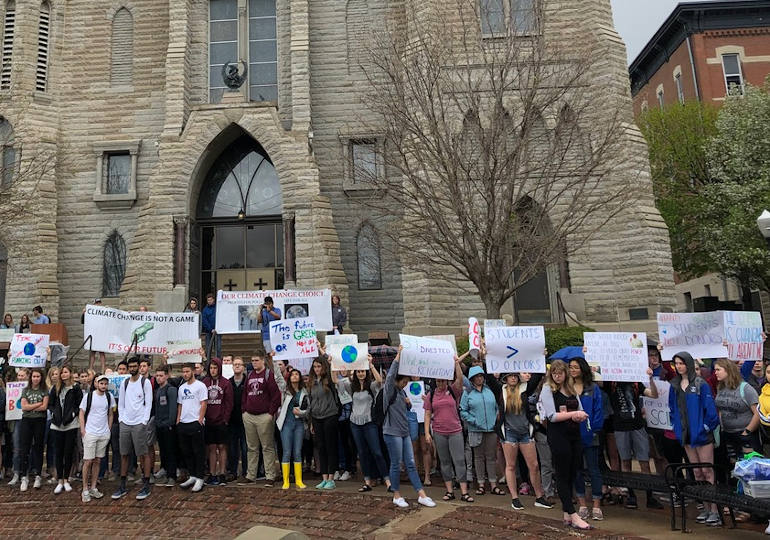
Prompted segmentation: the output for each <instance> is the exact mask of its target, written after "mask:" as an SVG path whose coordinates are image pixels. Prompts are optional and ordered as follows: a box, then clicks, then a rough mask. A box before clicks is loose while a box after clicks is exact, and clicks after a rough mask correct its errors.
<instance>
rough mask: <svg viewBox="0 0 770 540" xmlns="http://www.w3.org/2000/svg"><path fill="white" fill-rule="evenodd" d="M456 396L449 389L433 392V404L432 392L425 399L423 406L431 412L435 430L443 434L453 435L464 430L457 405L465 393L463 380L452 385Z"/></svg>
mask: <svg viewBox="0 0 770 540" xmlns="http://www.w3.org/2000/svg"><path fill="white" fill-rule="evenodd" d="M452 392H454V398H453V397H452V394H450V393H449V391H448V390H447V391H445V392H439V391H438V390H436V391H435V393H434V394H433V405H432V406H431V403H430V394H428V395H427V396H425V399H424V400H423V408H424V409H425V410H426V411H430V412H431V415H430V417H431V421H432V422H433V431H434V432H436V433H440V434H441V435H451V434H453V433H458V432H460V431H462V430H463V426H462V424H461V423H460V413H459V412H458V411H457V405H458V404H459V403H460V398H461V397H462V395H463V382H462V380H459V381H457V382H455V383H454V384H453V385H452Z"/></svg>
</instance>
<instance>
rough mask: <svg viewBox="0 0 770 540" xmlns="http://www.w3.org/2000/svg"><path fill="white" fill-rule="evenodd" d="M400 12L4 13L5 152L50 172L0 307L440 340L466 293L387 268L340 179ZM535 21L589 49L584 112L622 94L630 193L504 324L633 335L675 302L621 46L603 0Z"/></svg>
mask: <svg viewBox="0 0 770 540" xmlns="http://www.w3.org/2000/svg"><path fill="white" fill-rule="evenodd" d="M409 1H410V0H406V3H408V2H409ZM500 2H501V5H503V0H500ZM505 2H513V3H515V4H521V5H533V3H532V2H521V1H520V0H505ZM403 5H404V4H403V3H391V2H387V1H386V0H312V1H311V0H108V1H107V2H96V1H94V0H66V1H65V0H58V1H57V0H52V1H50V2H49V1H47V0H45V1H42V2H41V1H39V0H0V18H2V20H3V23H4V25H3V32H4V33H3V49H2V55H3V56H2V66H1V67H0V115H2V122H3V125H4V126H5V129H6V130H7V131H9V132H12V137H11V138H10V139H9V140H10V142H9V143H7V144H6V146H8V148H9V149H15V154H12V155H15V156H18V157H19V159H18V162H19V163H21V164H22V168H23V163H24V160H25V159H35V160H38V161H44V162H45V163H47V164H50V166H48V167H45V168H44V171H43V172H42V173H41V175H40V178H39V179H38V181H37V191H36V193H35V197H34V201H31V202H30V204H29V205H28V212H26V213H24V215H19V216H17V217H16V218H15V219H13V220H12V221H10V222H3V224H2V230H0V259H2V258H5V259H6V260H5V261H2V262H0V264H2V265H3V270H2V272H0V292H2V293H3V294H2V295H0V305H2V304H4V307H3V309H4V311H6V312H10V313H12V314H13V315H14V318H15V319H17V320H18V317H19V315H20V314H21V313H25V312H30V311H31V308H32V306H34V305H36V304H42V305H43V306H44V309H45V311H46V312H47V313H48V314H49V315H51V317H52V319H54V320H61V321H62V322H64V323H65V324H66V325H67V326H68V330H69V334H70V336H71V341H74V340H76V339H77V338H79V337H80V334H81V333H82V331H81V328H82V327H81V326H80V314H81V311H82V308H83V305H84V304H85V303H87V302H90V301H92V300H93V298H95V297H101V298H102V299H103V300H104V303H105V304H107V305H113V306H116V307H120V308H122V309H137V308H138V307H139V306H141V305H144V306H147V307H148V308H149V309H153V310H158V311H171V310H181V309H182V308H183V307H184V306H185V304H186V302H187V299H188V297H189V296H190V295H195V296H198V297H199V298H200V297H202V296H204V295H205V294H206V293H207V292H209V291H213V290H216V289H222V288H224V289H225V290H227V289H228V288H231V289H257V288H268V289H269V288H280V287H285V288H321V287H329V288H331V289H333V290H334V291H335V292H336V293H338V294H340V295H341V296H342V299H343V304H344V305H347V306H348V307H349V312H350V325H351V327H352V329H353V330H355V331H359V332H361V333H362V335H363V334H365V332H366V331H367V330H370V329H379V330H388V331H391V332H397V331H400V330H402V329H406V330H407V331H415V332H417V331H426V332H428V331H429V332H432V333H443V332H446V331H447V330H456V329H458V328H459V327H461V326H462V325H463V324H464V322H463V321H464V320H465V318H467V317H468V316H469V315H483V306H482V304H481V303H480V302H479V301H478V299H477V298H472V299H471V301H468V297H467V295H462V294H457V293H456V286H455V285H454V284H451V283H444V282H440V281H437V280H435V279H432V278H431V277H430V276H429V275H427V274H425V273H422V272H419V271H415V270H414V269H409V270H406V269H405V268H402V267H401V265H400V264H399V263H398V260H397V259H396V258H395V257H393V256H391V255H389V253H390V251H389V249H388V247H389V246H387V245H384V242H385V239H384V236H383V235H382V234H381V233H379V232H378V231H377V227H376V226H375V225H374V224H372V223H369V222H368V221H367V219H366V216H367V211H366V208H365V206H364V204H363V203H362V201H361V198H360V197H359V196H358V194H359V191H360V186H359V185H357V184H356V178H355V173H354V171H353V170H351V166H350V162H351V160H352V161H353V162H355V160H366V158H367V156H373V155H376V151H377V148H378V145H380V144H382V141H380V140H378V139H377V135H376V133H370V132H365V131H363V130H360V129H359V128H357V125H358V124H357V118H359V114H361V113H362V111H361V106H360V104H359V92H360V88H361V87H362V86H361V85H362V84H364V80H363V76H362V75H361V73H360V71H359V70H356V69H354V67H355V64H356V62H357V58H358V55H359V53H360V51H361V49H362V46H361V45H362V43H363V42H364V41H365V40H366V39H367V29H369V28H371V25H372V22H373V20H374V19H375V18H377V17H382V16H383V13H384V10H385V9H386V8H388V9H395V10H398V9H403ZM507 9H512V8H511V7H510V6H508V7H507ZM545 14H546V24H547V25H549V24H550V25H553V26H552V29H553V30H552V31H553V34H554V36H560V39H588V40H590V41H591V42H592V43H593V44H594V46H595V50H596V54H601V55H603V58H604V60H603V61H602V62H601V63H600V64H599V65H600V66H601V67H602V72H600V73H596V77H595V78H594V79H595V81H596V85H597V95H598V96H601V95H607V96H613V97H618V96H620V97H622V99H627V101H628V115H629V117H628V123H629V125H628V131H627V133H628V134H627V141H626V144H627V152H626V155H627V162H626V163H624V164H623V167H622V171H625V172H627V176H628V179H629V180H628V181H629V189H631V183H633V189H634V190H636V191H638V192H639V193H640V195H639V197H638V204H636V205H635V206H634V207H633V208H632V209H630V210H629V211H628V212H626V213H625V214H624V216H623V219H622V220H620V221H618V222H617V223H614V224H612V225H608V226H607V227H605V228H604V229H602V231H601V232H600V233H599V234H598V235H597V236H596V237H595V239H594V240H593V241H591V242H590V243H588V244H586V246H585V247H584V248H581V250H580V251H579V252H578V253H577V254H575V255H574V256H572V257H571V258H570V260H569V261H568V264H565V265H562V266H561V267H559V268H549V269H544V270H543V272H542V275H541V276H539V277H538V279H537V280H533V283H532V284H531V286H530V287H529V288H525V290H524V291H523V292H522V293H521V297H520V298H517V299H516V301H514V302H511V303H510V305H509V306H507V310H508V311H509V312H512V313H515V314H516V315H517V317H518V320H520V321H522V322H547V323H558V322H563V321H564V316H563V310H564V309H566V310H567V311H569V312H570V313H572V314H574V316H575V317H576V318H579V319H581V320H583V321H586V322H588V323H591V324H595V325H599V326H601V325H602V324H603V323H606V325H607V327H608V328H610V327H627V326H634V327H636V328H638V327H639V325H642V324H647V323H649V321H650V320H651V319H654V318H655V312H657V311H661V310H670V309H671V308H672V307H673V305H674V299H673V282H672V271H671V262H670V253H669V247H668V233H667V230H666V227H665V225H664V223H663V221H662V220H661V218H660V216H659V214H658V212H657V210H656V209H655V208H654V201H653V196H652V188H651V183H650V180H649V173H648V164H647V161H646V147H645V145H644V142H643V140H642V138H641V136H640V135H639V133H638V132H637V131H636V128H635V127H634V126H633V121H632V118H631V100H630V94H629V89H628V76H627V71H626V66H625V48H624V46H623V43H622V41H621V40H620V38H619V36H618V35H617V33H616V32H615V30H614V28H613V23H612V15H611V10H610V6H609V0H592V1H590V2H573V1H556V0H550V1H548V2H546V6H545ZM236 61H242V63H241V64H239V65H240V68H241V72H243V69H244V65H245V66H247V68H248V74H247V80H246V82H245V83H244V84H243V85H242V86H241V87H240V89H239V90H237V91H233V92H231V91H228V90H227V89H226V88H225V85H224V83H223V80H222V67H223V64H225V63H227V62H236ZM629 245H633V246H635V249H634V251H633V253H629V250H628V248H627V247H628V246H629ZM364 261H367V262H364ZM372 261H373V262H372ZM565 274H568V275H565ZM517 303H518V307H517Z"/></svg>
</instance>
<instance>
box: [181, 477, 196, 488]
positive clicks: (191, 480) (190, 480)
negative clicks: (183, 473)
mask: <svg viewBox="0 0 770 540" xmlns="http://www.w3.org/2000/svg"><path fill="white" fill-rule="evenodd" d="M196 480H197V478H195V477H194V476H191V477H189V478H188V479H187V480H185V481H184V482H182V483H181V484H179V487H180V488H182V489H187V488H188V487H191V486H192V485H193V484H195V481H196Z"/></svg>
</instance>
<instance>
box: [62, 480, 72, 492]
mask: <svg viewBox="0 0 770 540" xmlns="http://www.w3.org/2000/svg"><path fill="white" fill-rule="evenodd" d="M64 491H66V492H67V493H69V492H70V491H72V486H71V485H70V483H69V482H67V481H66V480H65V481H64Z"/></svg>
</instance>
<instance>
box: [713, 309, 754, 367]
mask: <svg viewBox="0 0 770 540" xmlns="http://www.w3.org/2000/svg"><path fill="white" fill-rule="evenodd" d="M722 313H723V314H724V325H725V339H726V340H727V355H728V356H727V357H728V358H729V359H730V360H762V352H763V348H764V346H763V343H762V317H761V316H760V315H759V312H758V311H723V312H722Z"/></svg>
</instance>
